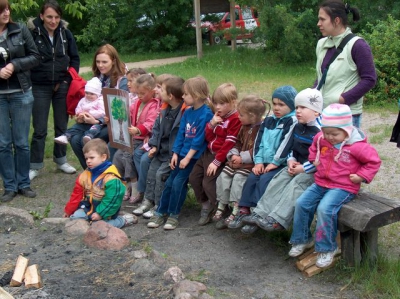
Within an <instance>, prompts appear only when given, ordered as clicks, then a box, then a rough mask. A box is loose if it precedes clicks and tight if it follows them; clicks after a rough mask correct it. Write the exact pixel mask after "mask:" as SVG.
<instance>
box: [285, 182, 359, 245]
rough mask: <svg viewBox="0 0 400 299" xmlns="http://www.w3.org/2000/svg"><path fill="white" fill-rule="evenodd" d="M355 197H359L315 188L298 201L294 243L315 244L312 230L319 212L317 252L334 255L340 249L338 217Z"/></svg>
mask: <svg viewBox="0 0 400 299" xmlns="http://www.w3.org/2000/svg"><path fill="white" fill-rule="evenodd" d="M354 196H355V194H353V193H350V192H348V191H345V190H342V189H337V188H335V189H329V188H324V187H321V186H318V185H317V184H315V183H314V184H312V185H311V186H310V187H308V188H307V189H306V190H305V191H304V192H303V194H302V195H301V196H300V197H299V198H298V199H297V201H296V207H295V211H294V219H293V232H292V236H291V237H290V243H291V244H292V245H296V244H306V243H309V242H310V241H311V240H312V235H311V230H310V226H311V222H312V221H313V219H314V214H315V211H317V227H316V232H315V251H316V252H329V251H334V250H335V249H336V248H337V243H336V235H337V218H338V213H339V211H340V209H341V207H342V206H343V205H344V204H345V203H347V202H349V201H350V200H352V199H353V198H354Z"/></svg>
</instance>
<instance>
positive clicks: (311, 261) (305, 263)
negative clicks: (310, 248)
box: [296, 252, 318, 271]
mask: <svg viewBox="0 0 400 299" xmlns="http://www.w3.org/2000/svg"><path fill="white" fill-rule="evenodd" d="M317 256H318V253H317V252H313V253H311V254H310V255H308V256H306V257H305V258H304V259H302V260H301V261H298V262H297V263H296V266H297V269H299V270H300V271H304V270H305V269H307V268H310V267H311V266H313V265H315V262H316V261H317Z"/></svg>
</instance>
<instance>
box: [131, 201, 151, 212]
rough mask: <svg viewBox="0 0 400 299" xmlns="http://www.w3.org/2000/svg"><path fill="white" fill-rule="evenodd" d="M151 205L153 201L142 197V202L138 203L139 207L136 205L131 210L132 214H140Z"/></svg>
mask: <svg viewBox="0 0 400 299" xmlns="http://www.w3.org/2000/svg"><path fill="white" fill-rule="evenodd" d="M152 207H153V203H152V202H151V201H150V200H148V199H144V200H143V203H142V204H141V205H140V207H138V208H137V209H135V210H133V212H132V213H133V214H134V215H136V216H141V215H142V214H143V213H144V212H147V211H148V210H150V209H151V208H152Z"/></svg>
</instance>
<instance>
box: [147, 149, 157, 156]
mask: <svg viewBox="0 0 400 299" xmlns="http://www.w3.org/2000/svg"><path fill="white" fill-rule="evenodd" d="M156 152H157V148H156V147H155V146H153V147H152V148H151V149H150V150H149V153H148V155H149V158H153V157H154V155H155V154H156Z"/></svg>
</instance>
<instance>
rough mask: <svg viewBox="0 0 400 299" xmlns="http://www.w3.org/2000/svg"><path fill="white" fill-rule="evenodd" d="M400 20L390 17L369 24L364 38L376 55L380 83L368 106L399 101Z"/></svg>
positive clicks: (363, 34)
mask: <svg viewBox="0 0 400 299" xmlns="http://www.w3.org/2000/svg"><path fill="white" fill-rule="evenodd" d="M399 35H400V20H395V19H394V18H393V17H392V16H390V15H389V16H388V18H387V19H386V20H383V21H382V20H381V21H379V22H378V23H377V24H376V25H371V24H368V25H367V28H366V30H365V31H363V33H362V36H363V37H364V38H365V40H367V41H368V43H369V45H370V46H371V50H372V53H373V55H374V61H375V66H376V72H377V75H378V81H377V84H376V86H375V87H374V88H373V89H372V90H371V91H370V92H369V94H368V96H367V98H368V101H367V102H366V104H371V103H372V104H379V103H383V102H388V101H397V99H398V97H399V95H400V84H399V83H400V82H399V79H400V74H399V70H398V68H397V66H398V64H399V62H400V39H399Z"/></svg>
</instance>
